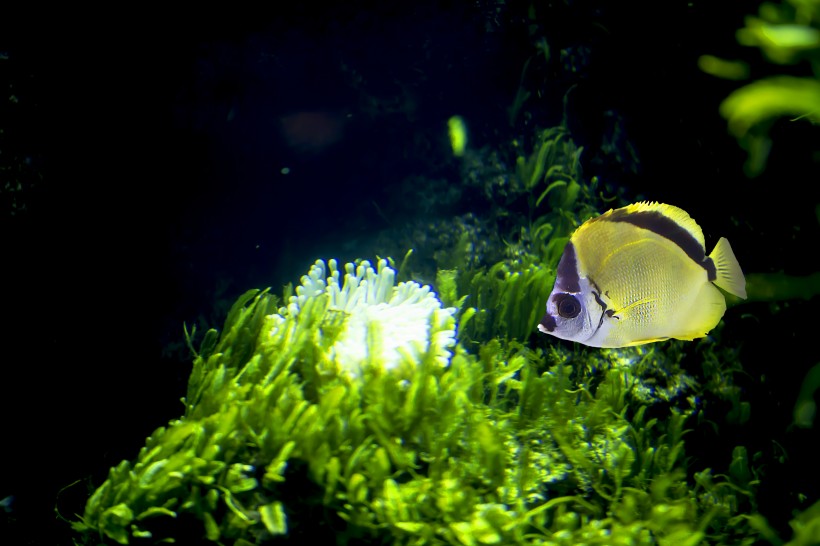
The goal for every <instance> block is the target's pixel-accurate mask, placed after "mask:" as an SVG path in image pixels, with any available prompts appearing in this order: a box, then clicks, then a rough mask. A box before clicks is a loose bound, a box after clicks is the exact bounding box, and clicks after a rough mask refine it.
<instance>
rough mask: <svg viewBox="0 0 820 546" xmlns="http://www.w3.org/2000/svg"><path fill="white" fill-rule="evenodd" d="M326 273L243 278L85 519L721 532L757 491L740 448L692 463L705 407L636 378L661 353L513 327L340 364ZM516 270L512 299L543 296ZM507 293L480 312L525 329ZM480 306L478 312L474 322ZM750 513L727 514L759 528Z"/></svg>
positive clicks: (406, 540) (127, 528)
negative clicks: (288, 282)
mask: <svg viewBox="0 0 820 546" xmlns="http://www.w3.org/2000/svg"><path fill="white" fill-rule="evenodd" d="M348 271H351V269H350V268H349V269H348ZM386 271H387V270H386V269H385V266H380V273H379V274H380V275H385V274H386ZM448 277H449V279H450V280H449V281H447V280H445V279H447V278H448ZM311 278H312V279H313V280H316V279H318V278H319V276H318V275H315V276H313V277H311ZM331 278H332V276H331V277H329V279H331ZM440 278H441V280H442V281H441V284H442V286H443V287H445V289H444V291H443V293H447V294H449V297H450V298H453V297H456V296H457V295H458V290H457V288H456V286H457V285H458V281H457V280H456V279H454V278H453V277H452V276H451V275H449V274H447V273H446V272H443V273H442V275H441V276H440ZM370 279H371V281H373V280H378V279H375V278H374V277H370ZM311 282H312V281H305V280H303V286H302V287H300V288H301V290H299V289H297V293H298V294H299V295H300V296H298V297H297V296H292V298H291V305H290V306H289V307H288V308H287V309H286V308H279V309H277V299H276V298H274V297H273V296H272V295H270V294H268V293H267V292H255V291H254V292H248V293H246V294H245V295H244V296H242V297H241V298H240V299H239V300H238V301H237V303H236V305H235V306H234V307H233V308H232V310H231V312H230V313H229V316H228V319H227V320H226V323H225V326H224V328H223V331H222V334H221V335H220V337H219V341H218V342H216V343H214V336H215V334H214V333H211V332H209V334H207V335H206V336H205V339H204V340H203V342H202V343H201V346H200V348H199V349H198V351H197V353H196V354H197V356H196V358H195V361H194V367H193V370H192V374H191V378H190V382H189V389H188V395H187V396H186V398H185V408H186V411H185V414H184V415H183V416H182V417H181V418H180V419H177V420H174V421H171V422H170V423H169V424H168V425H167V426H166V427H161V428H159V429H157V430H156V431H155V432H154V433H153V434H152V435H151V436H150V437H149V438H148V440H147V441H146V445H145V447H144V448H142V450H141V451H140V453H139V454H138V456H137V457H136V459H135V461H134V462H128V461H123V462H122V463H120V464H119V465H117V466H116V467H115V468H113V469H111V471H110V473H109V476H108V479H107V480H106V481H105V482H104V483H103V484H102V485H101V486H100V487H99V488H98V489H97V490H96V491H95V492H94V494H93V495H92V496H91V498H90V499H89V501H88V503H87V506H86V510H85V513H84V515H83V517H82V518H81V520H80V521H78V522H75V524H74V528H75V529H76V530H77V531H80V532H82V533H83V536H84V538H85V541H86V543H95V541H99V542H100V543H112V542H114V543H120V544H130V543H142V542H146V541H148V542H151V543H155V542H161V541H169V540H174V541H177V542H186V541H188V542H195V541H198V540H208V541H212V542H215V543H220V544H225V543H233V544H250V543H257V544H259V543H266V542H269V541H271V540H273V539H274V538H275V537H280V541H281V540H282V539H292V540H293V541H294V542H295V543H298V542H299V541H302V540H306V539H308V538H310V539H315V540H323V541H325V542H335V543H337V544H346V543H350V542H351V541H357V540H367V541H368V542H374V543H391V544H452V545H458V544H460V545H473V544H475V545H478V544H500V543H503V544H577V543H579V542H584V543H589V544H656V543H658V544H697V543H700V542H702V541H708V542H713V543H718V542H720V541H721V540H723V539H724V538H725V537H726V536H727V532H726V531H725V530H723V529H724V527H727V525H726V522H727V521H729V520H730V519H731V518H737V515H738V512H737V508H736V507H737V505H738V504H739V503H738V501H737V497H738V496H749V495H751V494H752V493H751V491H752V487H751V485H750V484H751V483H752V480H751V475H752V471H751V470H750V469H749V467H748V461H747V459H746V456H745V451H743V450H742V448H738V450H736V452H737V455H736V457H735V462H733V463H732V465H730V468H729V471H728V475H727V476H719V475H716V476H712V475H711V473H710V472H709V471H708V469H705V470H703V471H701V472H700V473H699V474H695V475H694V477H692V476H689V475H687V467H686V465H685V449H684V441H683V438H684V435H685V433H686V426H687V422H689V420H690V419H691V417H692V415H693V413H694V408H693V407H692V406H691V404H690V405H688V406H687V405H686V404H685V403H684V404H683V405H682V406H683V409H681V408H680V407H678V406H676V405H674V404H669V402H670V400H672V399H674V398H676V397H681V398H682V397H683V396H684V395H685V392H683V391H685V389H686V387H685V383H686V382H685V381H684V382H683V383H679V385H681V386H680V387H679V388H678V390H677V391H676V393H675V392H672V391H670V393H672V394H669V395H666V396H655V397H652V396H647V395H646V393H645V392H644V387H645V382H644V381H643V379H642V378H641V377H639V376H638V375H636V373H641V370H642V369H644V368H649V367H652V368H661V369H664V368H668V369H669V370H670V372H673V370H674V366H675V363H674V362H670V361H668V359H667V357H666V356H665V355H664V354H662V353H659V352H654V351H637V350H635V351H632V350H630V351H603V352H591V351H590V352H582V353H572V352H570V351H568V350H566V349H563V348H561V347H560V346H554V347H552V348H551V349H550V350H549V351H546V352H545V351H543V350H541V349H535V350H534V349H531V348H529V347H528V346H526V345H524V344H522V343H520V342H519V341H516V340H515V339H514V336H503V337H493V338H490V339H486V338H482V340H481V341H479V340H478V339H477V338H475V339H473V340H472V344H474V345H477V350H475V351H468V350H467V349H466V345H464V344H463V343H458V344H457V345H455V346H454V347H452V352H451V354H450V357H449V358H448V360H447V365H446V366H442V365H441V364H440V361H439V358H440V355H439V353H438V352H437V350H436V348H435V344H434V343H431V344H430V345H429V346H428V347H427V348H426V349H422V350H420V351H419V352H418V353H417V354H416V355H415V356H410V355H408V358H407V359H405V361H404V362H405V363H406V364H408V365H407V366H400V367H399V368H396V369H393V370H388V368H387V367H386V366H385V362H382V361H380V360H379V357H377V356H374V355H378V354H379V351H378V350H376V345H378V344H379V343H380V342H379V341H378V338H377V337H374V336H370V337H369V339H370V341H369V343H370V344H371V351H370V353H369V354H370V356H369V357H368V358H369V359H370V360H371V362H370V363H369V365H367V366H363V367H362V368H361V373H360V374H356V375H352V376H351V375H349V374H346V373H341V372H339V371H338V370H339V368H333V367H332V366H329V361H331V360H333V356H332V353H333V351H332V347H335V345H334V344H335V343H336V342H337V341H338V340H339V339H340V338H341V337H340V336H343V332H344V331H345V328H347V327H349V326H347V322H346V321H347V320H350V319H349V316H351V315H349V313H355V311H352V310H348V311H345V312H343V313H342V314H340V313H339V312H338V311H334V310H333V309H332V308H331V302H332V298H331V297H329V292H330V289H328V288H326V289H324V291H318V292H311V290H310V289H311V287H313V286H314V285H313V284H311ZM521 282H522V284H521V285H520V286H518V287H515V288H513V289H512V290H513V292H510V293H507V294H506V296H504V298H505V299H506V300H508V301H521V300H522V299H527V297H529V296H531V295H532V292H533V290H535V289H536V284H537V283H529V284H527V283H523V281H521ZM376 284H377V283H376ZM511 284H516V281H512V282H511ZM396 289H398V287H396ZM299 297H301V299H298V298H299ZM458 301H460V302H461V303H463V299H462V298H459V300H458ZM297 303H298V305H297ZM294 305H297V307H293V306H294ZM346 308H347V309H350V308H349V307H346ZM511 309H512V308H510V309H501V310H499V312H498V313H499V317H500V318H498V319H496V320H495V321H488V319H486V318H485V319H484V320H485V323H486V322H493V323H494V324H499V325H501V324H506V325H507V327H510V328H513V329H515V328H517V327H520V328H523V325H521V326H519V325H517V323H514V322H509V319H510V314H511V313H513V312H518V311H520V309H517V310H511ZM481 317H482V312H481V311H478V312H476V314H475V315H473V312H472V311H471V310H470V309H469V308H468V309H463V310H462V311H461V315H460V321H461V322H460V325H459V330H460V331H463V330H465V329H469V328H470V324H475V323H477V322H480V319H481ZM448 324H449V323H446V324H445V325H444V326H443V327H444V328H450V327H453V326H455V325H450V326H448ZM375 328H376V330H378V325H375ZM434 328H435V326H434ZM444 331H445V330H442V332H444ZM479 334H480V329H476V330H473V335H476V336H477V335H479ZM430 335H431V338H430V339H433V337H434V336H435V335H436V334H435V329H434V331H433V332H432V333H431V334H430ZM481 335H484V334H481ZM334 369H335V370H337V372H336V373H333V372H332V371H329V370H334ZM673 373H674V372H673ZM677 373H678V374H680V372H677ZM650 412H651V413H653V414H656V415H653V416H651V417H650V415H649V413H650ZM689 478H691V479H694V480H695V483H696V486H695V487H694V488H692V487H690V485H689V483H688V481H687V480H688V479H689ZM745 521H746V520H743V519H739V520H737V521H734V520H733V525H732V527H728V528H730V529H732V532H733V533H740V535H742V536H747V537H748V536H754V533H753V531H752V527H751V526H750V525H747V524H746V523H745ZM317 522H318V523H317ZM719 524H720V525H719ZM744 533H745V534H744Z"/></svg>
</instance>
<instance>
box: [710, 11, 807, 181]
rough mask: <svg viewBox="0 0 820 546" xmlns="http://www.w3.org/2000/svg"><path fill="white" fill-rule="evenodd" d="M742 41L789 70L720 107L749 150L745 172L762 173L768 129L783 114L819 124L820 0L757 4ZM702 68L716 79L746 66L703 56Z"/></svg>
mask: <svg viewBox="0 0 820 546" xmlns="http://www.w3.org/2000/svg"><path fill="white" fill-rule="evenodd" d="M737 40H738V42H739V43H740V44H741V45H744V46H749V47H756V48H758V49H759V50H760V52H761V53H762V54H763V56H764V57H765V58H766V59H767V60H769V61H770V62H772V63H775V64H777V65H782V66H787V67H789V69H788V70H789V72H790V73H789V74H782V73H780V74H772V75H769V76H764V77H762V78H759V79H756V80H754V81H751V82H749V83H747V84H746V85H744V86H742V87H740V88H739V89H737V90H735V91H733V92H732V93H731V94H730V95H729V96H728V97H726V99H725V100H724V101H723V102H722V103H721V105H720V113H721V115H723V117H725V118H726V120H727V122H728V126H729V132H730V133H731V134H732V135H733V136H734V137H735V138H736V139H737V140H738V143H739V144H740V145H741V147H742V148H743V149H744V150H746V151H747V152H748V159H747V161H746V164H745V171H746V174H747V175H749V176H751V177H753V176H757V175H759V174H760V173H762V172H763V170H764V169H765V167H766V162H767V159H768V155H769V150H770V149H771V146H772V141H771V137H770V133H771V128H772V126H773V125H774V123H775V122H776V121H777V120H778V119H781V118H786V119H789V120H790V121H792V122H796V121H798V120H807V121H809V122H810V123H812V124H817V123H820V1H818V0H786V1H784V2H781V3H778V4H775V3H771V2H764V3H763V4H761V6H760V9H759V14H758V15H757V16H747V17H746V20H745V26H744V27H743V28H742V29H740V30H739V31H738V32H737ZM699 64H700V67H701V69H702V70H704V71H706V72H708V73H710V74H713V75H715V76H718V77H723V78H727V79H732V80H743V79H746V78H747V77H748V74H749V68H748V66H747V64H746V63H743V62H729V61H724V60H722V59H719V58H717V57H714V56H711V55H707V56H703V57H701V59H700V62H699Z"/></svg>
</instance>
